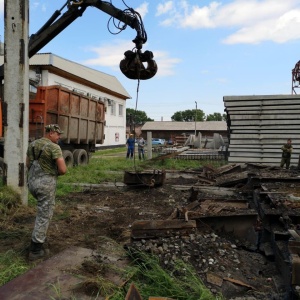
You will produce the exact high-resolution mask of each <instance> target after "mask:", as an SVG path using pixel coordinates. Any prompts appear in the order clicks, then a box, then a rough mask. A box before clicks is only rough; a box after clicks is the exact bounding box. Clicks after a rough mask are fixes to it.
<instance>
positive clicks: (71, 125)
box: [29, 85, 105, 167]
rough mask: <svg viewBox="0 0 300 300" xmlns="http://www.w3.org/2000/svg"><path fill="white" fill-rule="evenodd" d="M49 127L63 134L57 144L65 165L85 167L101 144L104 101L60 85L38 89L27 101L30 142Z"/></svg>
mask: <svg viewBox="0 0 300 300" xmlns="http://www.w3.org/2000/svg"><path fill="white" fill-rule="evenodd" d="M48 124H58V125H59V127H60V128H61V130H62V131H63V133H62V134H61V139H60V142H59V144H60V146H61V148H62V152H63V157H64V159H65V161H66V164H67V166H68V167H71V166H73V165H82V164H87V163H88V162H89V157H90V155H91V153H92V152H95V148H96V144H102V143H103V142H104V138H105V136H104V126H105V105H104V102H102V101H100V99H95V98H92V97H90V96H89V95H82V94H80V93H77V92H75V91H73V90H70V89H67V88H65V87H62V86H59V85H53V86H47V87H45V86H40V87H38V88H37V93H36V96H35V98H33V99H30V100H29V141H30V142H31V141H33V140H35V139H38V138H40V137H42V136H43V134H44V129H45V126H46V125H48Z"/></svg>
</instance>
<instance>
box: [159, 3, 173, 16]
mask: <svg viewBox="0 0 300 300" xmlns="http://www.w3.org/2000/svg"><path fill="white" fill-rule="evenodd" d="M173 7H174V6H173V1H168V2H166V3H163V4H162V3H160V4H158V6H157V11H156V16H160V15H163V14H165V13H167V12H170V11H171V10H172V9H173Z"/></svg>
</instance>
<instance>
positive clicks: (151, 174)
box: [124, 170, 166, 187]
mask: <svg viewBox="0 0 300 300" xmlns="http://www.w3.org/2000/svg"><path fill="white" fill-rule="evenodd" d="M165 180H166V171H164V170H162V171H159V170H153V171H144V172H131V171H125V172H124V183H125V184H127V185H135V186H150V187H154V186H160V185H163V184H164V182H165Z"/></svg>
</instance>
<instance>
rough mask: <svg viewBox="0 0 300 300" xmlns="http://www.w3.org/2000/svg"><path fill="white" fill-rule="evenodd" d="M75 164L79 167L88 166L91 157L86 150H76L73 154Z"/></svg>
mask: <svg viewBox="0 0 300 300" xmlns="http://www.w3.org/2000/svg"><path fill="white" fill-rule="evenodd" d="M73 157H74V163H75V165H77V166H81V165H87V164H88V162H89V156H88V154H87V152H86V151H85V150H84V149H76V150H75V151H74V152H73Z"/></svg>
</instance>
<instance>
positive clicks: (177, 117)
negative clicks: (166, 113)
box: [171, 109, 205, 122]
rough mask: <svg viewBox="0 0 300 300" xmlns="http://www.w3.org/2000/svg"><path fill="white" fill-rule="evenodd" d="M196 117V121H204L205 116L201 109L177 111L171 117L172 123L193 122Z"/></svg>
mask: <svg viewBox="0 0 300 300" xmlns="http://www.w3.org/2000/svg"><path fill="white" fill-rule="evenodd" d="M196 116H197V121H199V122H200V121H204V118H205V114H204V112H203V111H202V110H201V109H197V111H196V109H187V110H183V111H177V112H175V113H174V115H173V116H172V117H171V120H172V121H179V122H195V118H196Z"/></svg>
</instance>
